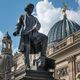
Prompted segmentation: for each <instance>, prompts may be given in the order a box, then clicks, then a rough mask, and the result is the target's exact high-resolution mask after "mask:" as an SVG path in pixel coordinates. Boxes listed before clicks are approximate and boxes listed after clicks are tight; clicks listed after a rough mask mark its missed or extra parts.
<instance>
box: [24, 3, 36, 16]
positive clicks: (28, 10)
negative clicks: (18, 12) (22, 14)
mask: <svg viewBox="0 0 80 80" xmlns="http://www.w3.org/2000/svg"><path fill="white" fill-rule="evenodd" d="M33 9H34V5H33V4H31V3H30V4H28V5H27V6H26V7H25V11H26V12H27V13H28V14H29V15H30V14H31V13H32V12H33Z"/></svg>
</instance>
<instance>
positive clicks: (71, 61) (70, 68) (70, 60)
mask: <svg viewBox="0 0 80 80" xmlns="http://www.w3.org/2000/svg"><path fill="white" fill-rule="evenodd" d="M67 60H68V74H69V80H75V78H76V68H75V67H76V65H75V56H70V57H68V58H67Z"/></svg>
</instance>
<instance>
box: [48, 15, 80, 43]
mask: <svg viewBox="0 0 80 80" xmlns="http://www.w3.org/2000/svg"><path fill="white" fill-rule="evenodd" d="M78 30H80V26H79V25H78V24H77V23H76V22H74V21H71V20H68V19H67V18H66V16H64V18H63V20H60V21H59V22H57V23H56V24H54V26H53V27H52V28H51V29H50V31H49V33H48V43H52V42H59V41H61V40H62V39H64V38H65V37H67V36H69V35H70V34H72V33H74V32H76V31H78Z"/></svg>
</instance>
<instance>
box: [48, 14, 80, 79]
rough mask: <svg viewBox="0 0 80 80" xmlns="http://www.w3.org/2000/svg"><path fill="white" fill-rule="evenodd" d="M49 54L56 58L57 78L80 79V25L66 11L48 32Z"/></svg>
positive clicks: (50, 56)
mask: <svg viewBox="0 0 80 80" xmlns="http://www.w3.org/2000/svg"><path fill="white" fill-rule="evenodd" d="M47 54H48V57H49V58H52V59H55V60H56V61H55V63H56V67H55V78H56V79H59V80H80V26H79V25H78V24H77V23H76V22H74V21H71V20H68V18H67V15H66V13H64V17H63V19H62V20H60V21H59V22H57V23H56V24H54V26H53V27H52V28H51V29H50V31H49V33H48V50H47Z"/></svg>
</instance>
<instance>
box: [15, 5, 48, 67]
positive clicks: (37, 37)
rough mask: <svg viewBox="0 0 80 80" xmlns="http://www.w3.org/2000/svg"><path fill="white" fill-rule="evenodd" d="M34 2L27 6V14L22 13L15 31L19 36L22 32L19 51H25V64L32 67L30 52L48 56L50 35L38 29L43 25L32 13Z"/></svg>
mask: <svg viewBox="0 0 80 80" xmlns="http://www.w3.org/2000/svg"><path fill="white" fill-rule="evenodd" d="M33 9H34V5H33V4H29V5H27V7H25V14H23V15H21V16H20V18H19V20H18V22H17V24H16V26H17V27H16V31H15V32H14V33H13V35H14V36H17V35H18V34H19V33H20V32H21V39H20V45H19V51H20V52H23V53H24V57H25V65H27V67H28V68H30V62H29V54H38V53H39V52H41V56H44V57H45V56H46V49H47V41H48V37H47V36H46V35H44V34H42V33H39V32H38V30H39V29H40V27H41V24H40V23H39V21H38V19H37V18H36V17H34V16H33V15H32V12H33Z"/></svg>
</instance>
